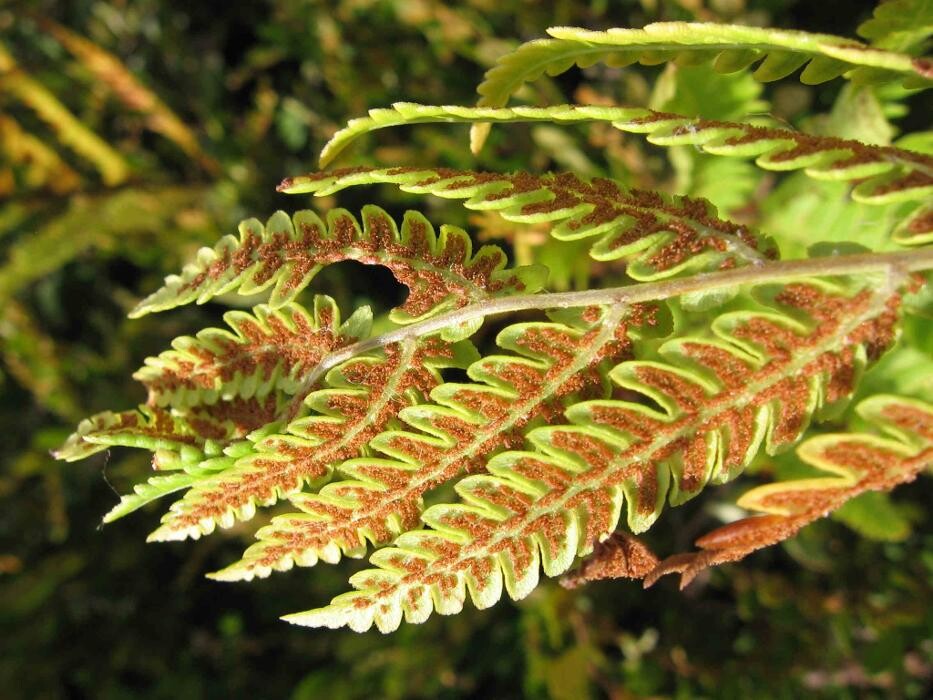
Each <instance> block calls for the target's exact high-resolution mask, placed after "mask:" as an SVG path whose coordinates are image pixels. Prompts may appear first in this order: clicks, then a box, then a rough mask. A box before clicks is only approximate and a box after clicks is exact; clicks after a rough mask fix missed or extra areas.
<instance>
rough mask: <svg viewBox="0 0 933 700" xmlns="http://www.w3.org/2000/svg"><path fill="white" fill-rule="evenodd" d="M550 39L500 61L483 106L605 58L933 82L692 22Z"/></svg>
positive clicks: (833, 43) (841, 54)
mask: <svg viewBox="0 0 933 700" xmlns="http://www.w3.org/2000/svg"><path fill="white" fill-rule="evenodd" d="M548 34H550V35H551V36H552V37H553V38H552V39H537V40H534V41H530V42H528V43H526V44H522V45H521V46H519V47H518V48H517V49H515V50H514V51H512V52H511V53H508V54H506V55H505V56H503V57H502V58H500V59H499V60H498V62H497V63H496V65H495V66H493V67H492V68H491V69H490V70H489V71H488V72H487V73H486V77H485V79H484V80H483V82H482V83H480V85H479V87H478V88H477V92H478V93H479V95H480V99H479V101H478V102H477V107H504V106H505V105H506V104H508V100H509V97H511V96H512V95H513V94H515V92H516V91H517V90H518V89H519V88H520V87H521V86H522V85H523V84H524V83H526V82H529V81H532V80H536V79H537V78H539V77H541V76H542V75H544V74H545V73H546V74H548V75H552V76H553V75H559V74H560V73H563V72H565V71H566V70H568V69H570V68H571V67H573V66H574V65H579V66H580V67H584V68H585V67H587V66H591V65H593V64H594V63H598V62H601V61H605V62H607V63H608V64H609V65H612V66H625V65H628V64H630V63H635V62H637V61H641V62H642V63H645V64H648V65H655V64H658V63H663V62H668V61H678V62H683V63H688V64H689V65H697V64H699V63H707V62H712V65H713V67H714V68H715V69H716V70H718V71H719V72H722V73H733V72H736V71H739V70H743V69H745V68H747V67H749V66H751V65H752V64H755V63H759V62H760V64H759V65H758V68H757V69H756V70H755V71H754V72H753V75H754V76H755V77H756V78H757V79H758V80H762V81H771V80H778V79H779V78H783V77H785V76H787V75H790V74H791V73H793V72H794V71H796V70H797V69H798V68H800V67H801V66H804V65H805V64H806V67H805V68H804V70H803V71H802V72H801V74H800V80H801V82H803V83H807V84H817V83H822V82H825V81H827V80H832V79H833V78H835V77H837V76H839V75H846V76H847V77H850V78H852V79H853V80H856V81H860V82H869V83H873V84H880V83H885V82H891V81H894V80H900V81H903V82H904V83H905V84H907V85H909V86H923V87H928V86H929V85H930V84H933V70H931V68H930V61H929V60H925V59H917V58H914V57H913V56H910V55H907V54H901V53H896V52H893V51H885V50H883V49H879V48H872V47H869V46H866V45H865V44H862V43H861V42H858V41H854V40H852V39H846V38H843V37H838V36H832V35H828V34H809V33H807V32H800V31H791V30H783V29H765V28H759V27H746V26H735V25H728V24H713V23H689V22H657V23H654V24H649V25H647V26H645V27H644V28H642V29H609V30H607V31H590V30H586V29H579V28H576V27H553V28H551V29H548ZM487 133H488V125H477V126H475V127H474V129H473V133H472V139H471V141H472V145H473V149H474V151H477V150H479V149H480V148H481V147H482V145H483V142H484V141H485V138H486V134H487Z"/></svg>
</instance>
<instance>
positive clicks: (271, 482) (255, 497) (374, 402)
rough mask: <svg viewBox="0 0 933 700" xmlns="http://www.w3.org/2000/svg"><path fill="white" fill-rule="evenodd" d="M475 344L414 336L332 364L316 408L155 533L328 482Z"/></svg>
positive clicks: (214, 480)
mask: <svg viewBox="0 0 933 700" xmlns="http://www.w3.org/2000/svg"><path fill="white" fill-rule="evenodd" d="M475 352H476V351H475V350H474V349H473V348H472V345H470V344H469V342H468V341H460V342H459V343H455V344H450V343H446V342H443V341H441V340H439V339H437V338H433V337H428V338H421V339H410V340H408V341H405V342H402V343H399V344H398V345H392V346H387V347H386V348H385V351H384V353H383V354H381V355H372V356H361V357H357V358H354V359H352V360H350V361H348V362H346V363H344V364H342V365H339V366H338V367H336V368H334V369H332V370H331V371H330V372H328V374H327V376H326V377H325V381H324V384H325V388H323V389H320V390H318V391H315V392H312V393H311V394H309V395H308V397H307V398H306V399H305V405H306V406H308V407H309V408H311V409H312V410H313V411H314V413H312V415H310V416H306V417H303V418H299V419H297V420H294V421H292V422H291V423H289V424H288V426H286V428H285V429H284V431H283V432H282V433H273V434H270V435H268V436H265V437H262V438H261V439H259V440H258V441H257V442H256V444H255V445H254V446H253V447H252V448H251V449H250V450H249V451H248V453H247V454H246V455H244V456H241V457H239V458H238V459H237V461H236V463H235V464H234V465H233V466H231V467H230V468H228V469H225V470H224V471H222V472H220V473H218V474H217V475H215V476H213V477H211V478H209V479H206V480H203V481H201V482H199V483H198V484H197V485H196V486H194V487H193V488H191V489H190V490H189V491H188V492H187V493H186V494H185V496H184V497H183V498H182V499H181V500H179V501H177V502H176V503H174V504H172V506H171V508H170V510H169V512H168V513H167V514H166V516H165V517H164V518H163V519H162V524H161V526H160V527H159V528H158V529H157V530H156V531H154V532H153V533H152V534H151V535H150V538H149V539H150V541H166V540H179V539H185V538H187V537H191V538H198V537H200V536H201V535H202V534H209V533H210V532H212V531H213V530H214V528H215V527H216V525H218V524H219V525H221V526H222V527H230V525H232V524H233V522H235V521H236V520H249V519H250V518H251V517H252V516H253V514H254V513H255V509H256V506H257V505H263V506H264V505H271V504H273V503H275V502H276V501H277V500H278V499H279V498H283V497H286V496H289V495H291V494H293V493H295V492H297V491H299V490H300V489H301V488H302V487H304V486H306V485H308V484H315V485H317V484H321V483H324V482H325V481H326V480H327V479H328V478H329V477H330V474H331V471H332V468H333V465H334V463H335V462H340V461H343V460H346V459H350V458H352V457H356V456H358V455H359V454H360V450H361V449H362V448H363V446H365V445H366V443H368V442H369V441H370V440H371V439H372V438H373V437H375V436H376V435H377V434H378V433H379V432H381V431H383V430H385V429H386V428H387V427H388V426H389V424H390V421H392V420H393V419H394V418H395V416H396V415H397V414H398V412H399V411H400V410H401V409H402V408H403V407H405V406H408V405H411V404H413V403H415V402H416V401H417V399H418V397H420V396H423V395H425V394H427V393H428V392H429V391H430V390H431V389H432V388H434V387H435V386H437V385H438V384H440V383H441V379H440V375H439V374H438V371H437V370H438V369H440V368H442V367H464V366H466V364H468V363H469V361H471V360H472V359H474V358H475V356H476V355H475Z"/></svg>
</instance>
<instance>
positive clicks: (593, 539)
mask: <svg viewBox="0 0 933 700" xmlns="http://www.w3.org/2000/svg"><path fill="white" fill-rule="evenodd" d="M878 282H879V281H878V280H874V279H872V280H868V281H867V284H866V285H865V286H863V287H861V288H856V289H851V285H854V284H856V283H855V282H850V283H844V282H843V281H838V282H829V281H819V280H802V281H793V282H788V283H786V284H785V285H783V286H781V287H779V288H778V290H777V291H776V293H775V292H772V296H771V297H770V298H771V302H770V303H771V306H772V310H771V311H752V310H748V311H736V312H730V313H727V314H724V315H722V316H719V317H718V318H717V319H716V320H715V321H714V322H713V324H712V329H711V331H710V335H708V336H697V337H686V338H677V339H674V340H672V341H669V342H667V343H665V345H663V346H662V347H661V348H660V355H661V358H663V361H644V360H633V361H629V362H623V363H622V364H620V365H618V366H616V368H615V369H614V370H613V371H612V372H611V374H610V376H611V378H612V380H613V381H614V382H615V383H616V384H617V385H618V386H619V387H620V388H624V389H626V390H632V391H636V392H638V393H640V394H642V395H643V396H645V397H646V398H648V399H650V400H651V401H653V402H654V403H655V404H656V405H657V406H658V407H659V409H653V408H650V407H648V406H646V405H645V404H644V403H635V402H629V401H617V400H610V401H586V402H583V403H579V404H575V405H573V406H571V407H570V408H569V409H568V411H567V417H568V419H569V420H570V424H569V425H564V426H560V425H551V426H547V427H542V428H537V429H535V430H532V431H531V432H530V433H529V434H528V440H529V441H530V443H531V445H532V446H533V448H534V450H533V451H513V452H504V453H500V454H498V455H496V456H495V457H493V458H492V459H491V460H490V462H489V463H488V465H487V471H488V472H489V474H487V475H475V476H470V477H467V478H466V479H464V480H462V481H460V482H459V483H458V484H457V487H456V488H457V492H458V493H459V495H460V497H461V499H462V502H460V503H458V504H447V505H436V506H432V507H431V508H429V509H428V510H426V511H425V513H424V514H423V516H422V520H423V521H424V523H425V524H427V525H428V526H430V528H431V529H425V530H413V531H410V532H407V533H404V534H402V535H401V536H400V537H399V538H398V539H397V540H396V542H395V544H394V546H393V547H389V548H385V549H382V550H379V551H377V552H376V553H375V554H374V555H373V556H372V558H371V562H372V563H373V564H374V565H375V566H376V567H377V568H374V569H369V570H365V571H362V572H360V573H358V574H356V575H354V576H353V577H352V578H351V584H352V585H353V587H354V588H355V589H357V590H356V591H354V592H351V593H347V594H345V595H343V596H340V597H338V598H336V599H334V601H333V602H332V603H331V604H330V605H329V606H327V607H325V608H322V609H319V610H313V611H309V612H305V613H298V614H296V615H291V616H288V617H286V618H285V619H287V620H288V621H290V622H294V623H297V624H303V625H311V626H328V627H340V626H349V627H351V628H352V629H355V630H365V629H368V628H369V627H370V626H371V625H372V624H373V623H374V622H375V624H376V625H377V627H378V628H379V629H380V630H382V631H390V630H393V629H395V628H396V627H397V626H398V625H399V624H400V622H401V619H402V616H403V615H404V616H405V618H406V619H407V620H409V621H410V622H421V621H424V620H425V619H426V618H427V617H428V616H429V615H430V613H431V611H432V609H436V610H437V611H438V612H440V613H442V614H450V613H454V612H458V611H459V610H460V609H461V608H462V606H463V602H464V600H465V597H466V592H467V590H468V591H469V593H470V596H471V597H472V599H473V601H474V603H475V604H476V605H477V607H479V608H485V607H488V606H490V605H492V604H493V603H495V602H496V601H497V600H498V599H499V597H500V596H501V593H502V590H503V586H504V587H505V589H506V590H507V591H508V593H509V595H510V596H511V597H512V598H515V599H519V598H522V597H524V596H525V595H527V594H528V593H530V591H531V590H532V589H533V588H534V587H535V586H536V585H537V582H538V576H539V567H543V569H544V571H545V573H546V574H547V575H549V576H556V575H559V574H561V573H563V572H565V571H566V570H567V569H568V568H569V567H570V566H571V564H572V563H573V561H574V558H575V557H576V556H578V555H579V556H584V555H587V554H589V553H590V552H591V551H592V550H593V547H594V546H595V544H596V543H597V542H598V541H600V540H602V539H604V538H606V537H607V536H608V535H609V534H610V533H611V532H612V531H613V530H614V529H615V527H616V524H617V522H618V520H619V518H620V515H621V510H622V508H623V505H624V504H625V503H627V513H628V518H627V520H628V526H629V528H630V529H631V531H633V532H635V533H637V532H641V531H643V530H645V529H647V528H648V527H650V525H651V524H652V523H653V522H654V520H655V519H656V518H657V517H658V515H659V513H660V511H661V509H662V507H663V503H664V501H665V500H668V499H669V500H670V502H671V503H672V504H673V505H677V504H679V503H681V502H683V501H685V500H687V499H688V498H691V497H692V496H694V495H696V494H697V493H698V492H699V491H700V490H701V489H702V488H703V487H704V485H705V484H706V483H708V482H714V483H718V482H722V481H725V480H728V479H730V478H732V477H733V476H734V475H735V474H736V473H737V472H738V471H739V470H741V469H742V468H743V467H744V466H745V465H746V464H747V463H748V462H749V461H750V460H751V459H752V458H753V457H754V455H755V454H756V453H757V452H758V450H759V448H760V447H762V446H763V447H764V448H765V449H767V450H768V451H769V452H774V451H776V450H779V449H782V448H786V447H788V446H790V445H792V444H794V443H795V442H796V441H798V440H799V439H800V437H801V435H802V434H803V432H804V431H805V430H806V428H807V425H808V423H809V421H810V419H811V416H813V415H814V414H816V415H817V416H819V415H822V414H825V413H827V412H830V411H832V410H833V409H836V408H837V407H838V405H839V404H840V402H843V401H844V400H846V399H847V397H848V396H849V395H850V394H851V392H852V390H853V387H854V383H855V382H856V381H857V378H858V376H859V374H860V371H861V368H862V367H863V366H864V364H865V361H866V359H872V358H874V357H876V356H877V355H878V354H879V353H880V352H881V351H882V350H883V349H884V348H886V347H887V346H889V345H890V343H891V342H892V341H893V338H894V336H895V328H896V322H897V307H898V302H899V296H898V294H897V293H896V291H895V287H896V286H897V285H898V284H900V282H901V278H900V277H897V278H896V279H895V276H891V277H889V278H887V279H884V280H881V281H880V284H879V283H878ZM863 284H864V283H863Z"/></svg>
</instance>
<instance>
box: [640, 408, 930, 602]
mask: <svg viewBox="0 0 933 700" xmlns="http://www.w3.org/2000/svg"><path fill="white" fill-rule="evenodd" d="M858 410H859V412H860V413H861V414H862V415H863V416H865V417H866V418H868V419H869V420H871V421H872V422H873V423H876V424H877V425H878V426H879V427H880V428H881V429H882V430H884V431H885V432H887V433H889V434H890V435H892V437H890V438H882V437H878V436H877V435H870V434H866V433H838V434H829V435H818V436H816V437H813V438H810V439H809V440H807V441H806V442H804V443H803V444H802V445H800V447H799V448H798V449H797V454H798V455H799V456H800V458H801V459H802V460H803V461H805V462H807V463H808V464H811V465H813V466H814V467H817V468H818V469H821V470H823V471H826V472H829V473H830V474H833V475H834V476H830V477H820V478H811V479H799V480H797V481H788V482H782V483H776V484H768V485H767V486H760V487H758V488H756V489H753V490H752V491H749V492H748V493H746V494H745V495H744V496H742V498H741V499H740V500H739V506H741V507H742V508H746V509H748V510H752V511H758V512H759V513H763V514H764V515H757V516H753V517H750V518H745V519H743V520H739V521H736V522H734V523H729V524H728V525H725V526H724V527H721V528H718V529H717V530H714V531H713V532H710V533H708V534H706V535H704V536H703V537H701V538H700V539H698V540H697V541H696V545H697V546H698V547H700V550H701V551H699V552H691V553H686V554H679V555H675V556H673V557H669V558H668V559H666V560H664V561H663V562H661V563H660V564H659V565H658V567H657V568H656V569H655V570H654V571H652V572H651V574H649V575H648V576H647V577H646V579H645V585H646V586H650V585H651V584H652V583H654V582H655V581H656V580H657V579H658V578H659V577H660V576H663V575H665V574H668V573H675V572H676V573H680V575H681V588H683V587H684V586H686V585H688V584H689V583H690V582H691V581H692V580H693V578H694V577H695V576H696V575H697V574H698V573H699V572H700V571H702V570H703V569H705V568H707V567H710V566H716V565H718V564H722V563H725V562H732V561H738V560H740V559H743V558H745V557H746V556H748V555H749V554H750V553H752V552H754V551H755V550H758V549H761V548H763V547H768V546H770V545H773V544H776V543H778V542H781V541H782V540H786V539H788V538H790V537H793V536H794V535H795V534H796V533H797V532H798V531H799V530H800V529H801V528H803V527H804V526H806V525H808V524H810V523H811V522H813V521H814V520H818V519H820V518H822V517H824V516H826V515H827V514H828V513H830V512H831V511H834V510H836V509H837V508H840V507H841V506H842V505H843V504H845V503H846V502H848V501H849V500H850V499H852V498H854V497H855V496H858V495H860V494H862V493H865V492H868V491H889V490H891V489H892V488H894V487H895V486H897V485H898V484H902V483H905V482H908V481H912V480H913V479H914V478H916V476H917V474H919V473H920V471H922V470H923V469H924V468H926V467H930V466H933V404H929V403H925V402H923V401H917V400H910V399H902V398H900V397H897V396H877V397H874V398H871V399H868V400H867V401H864V402H862V403H861V404H860V405H859V407H858Z"/></svg>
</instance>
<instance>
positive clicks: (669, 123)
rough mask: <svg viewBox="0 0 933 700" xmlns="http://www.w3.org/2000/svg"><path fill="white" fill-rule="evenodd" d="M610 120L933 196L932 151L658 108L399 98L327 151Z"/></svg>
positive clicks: (665, 139) (773, 166) (354, 125)
mask: <svg viewBox="0 0 933 700" xmlns="http://www.w3.org/2000/svg"><path fill="white" fill-rule="evenodd" d="M478 121H488V122H501V123H506V122H537V121H542V122H557V123H573V122H587V121H602V122H610V123H612V125H613V126H614V127H615V128H617V129H620V130H622V131H626V132H631V133H639V134H647V139H648V141H650V142H651V143H654V144H657V145H660V146H680V145H692V146H696V147H697V148H699V149H700V150H702V151H704V152H706V153H711V154H713V155H722V156H732V157H752V156H755V157H756V159H755V163H756V164H757V165H758V166H760V167H762V168H764V169H766V170H775V171H788V170H801V169H802V170H803V171H804V172H805V173H806V174H807V175H808V176H810V177H813V178H817V179H825V180H837V181H838V180H841V181H847V182H848V181H853V180H859V184H858V185H857V186H856V187H855V189H854V190H853V191H852V196H853V198H854V199H856V200H858V201H860V202H866V203H869V204H886V203H889V202H898V201H904V200H921V201H922V200H925V199H926V198H928V197H930V196H931V195H933V157H931V156H929V155H925V154H922V153H916V152H914V151H908V150H905V149H902V148H895V147H893V146H873V145H870V144H865V143H862V142H861V141H855V140H852V139H840V138H836V137H831V136H816V135H813V134H805V133H802V132H799V131H792V130H790V129H780V128H775V127H765V126H756V125H754V124H746V123H741V122H723V121H714V120H710V119H702V118H693V117H685V116H682V115H679V114H669V113H665V112H656V111H654V110H650V109H647V108H641V107H593V106H577V105H553V106H550V107H513V108H509V109H505V108H500V109H493V108H478V107H458V106H435V105H417V104H411V103H396V104H395V105H393V107H392V108H391V109H373V110H370V112H369V116H368V117H362V118H359V119H351V120H350V121H349V122H348V123H347V126H346V127H345V128H344V129H343V130H341V131H338V132H337V133H336V134H334V136H333V138H332V139H331V140H330V141H329V142H328V143H327V145H326V146H325V147H324V150H323V151H322V152H321V164H322V165H326V164H327V163H329V162H330V161H332V160H333V159H334V158H335V157H336V156H337V154H338V153H339V152H340V151H341V150H343V149H344V148H345V147H346V146H347V145H348V144H349V143H350V142H351V141H353V140H354V139H356V138H358V137H359V136H361V135H363V134H366V133H368V132H370V131H373V130H375V129H383V128H386V127H391V126H399V125H402V124H421V123H433V122H463V123H475V122H478Z"/></svg>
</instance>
